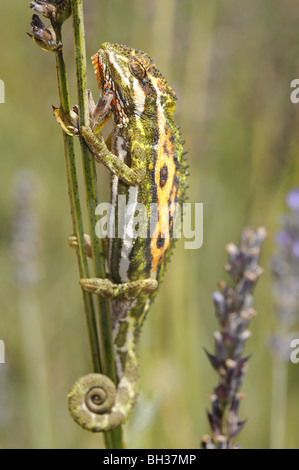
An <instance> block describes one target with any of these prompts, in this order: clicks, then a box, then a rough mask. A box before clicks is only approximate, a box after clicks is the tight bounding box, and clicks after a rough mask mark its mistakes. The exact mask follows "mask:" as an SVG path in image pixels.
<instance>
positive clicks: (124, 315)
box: [69, 43, 187, 431]
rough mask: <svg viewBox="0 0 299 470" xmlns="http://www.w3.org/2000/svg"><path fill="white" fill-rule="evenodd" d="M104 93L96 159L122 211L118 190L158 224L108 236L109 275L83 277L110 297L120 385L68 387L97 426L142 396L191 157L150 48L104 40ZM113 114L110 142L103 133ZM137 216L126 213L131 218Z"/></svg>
mask: <svg viewBox="0 0 299 470" xmlns="http://www.w3.org/2000/svg"><path fill="white" fill-rule="evenodd" d="M92 62H93V65H94V69H95V73H96V76H97V80H98V85H99V88H100V90H101V92H102V93H101V97H100V99H99V102H98V104H97V106H95V105H94V104H93V105H92V106H91V108H92V109H90V114H91V121H90V122H91V124H90V127H82V128H81V129H80V130H79V132H80V135H81V136H82V137H83V138H84V140H85V142H86V143H87V145H88V147H89V148H90V150H91V152H92V153H93V154H94V157H95V159H96V160H97V161H99V162H101V163H103V164H104V165H105V166H106V167H107V168H108V169H109V170H110V171H111V173H112V177H111V203H112V205H113V207H114V209H115V215H116V216H117V214H118V210H120V209H119V205H118V200H119V196H124V197H125V200H126V203H127V205H128V206H129V207H130V208H131V210H130V214H131V216H132V217H133V215H134V213H135V212H136V211H137V212H138V204H139V203H141V204H142V205H143V206H145V208H146V212H147V213H146V216H147V219H149V218H150V217H153V214H152V212H151V207H156V208H157V210H156V214H155V224H154V229H153V230H152V231H150V229H149V228H147V229H146V230H147V236H146V237H143V238H141V237H138V236H137V237H135V238H132V237H131V236H130V235H129V234H125V235H124V236H120V234H119V233H118V228H117V227H116V232H115V237H114V238H110V239H109V246H108V250H107V255H106V269H107V278H106V279H81V281H80V283H81V286H82V287H83V288H84V289H86V290H88V291H90V292H93V293H96V294H99V295H102V296H105V297H109V299H110V312H111V322H112V335H113V344H114V355H115V363H116V370H117V376H118V385H117V388H115V386H114V384H113V383H112V382H111V380H110V379H109V378H108V377H106V376H104V375H102V374H89V375H87V376H84V377H82V378H81V379H79V380H78V382H77V383H76V384H75V385H74V387H73V389H72V390H71V392H70V393H69V409H70V412H71V414H72V416H73V418H74V419H75V420H76V421H77V422H78V423H79V424H80V425H81V426H83V427H84V428H85V429H88V430H90V431H108V430H111V429H113V428H115V427H117V426H119V425H120V424H121V423H123V422H124V421H125V420H126V419H127V418H128V416H129V414H130V412H131V411H132V409H133V407H134V404H135V402H136V399H137V395H138V358H137V355H136V343H137V340H138V336H139V333H140V329H141V326H142V323H143V320H144V318H145V316H146V313H147V311H148V309H149V306H150V303H151V301H152V300H153V298H154V296H155V293H156V290H157V287H158V285H159V283H160V282H161V279H162V277H163V272H164V268H165V264H166V262H167V260H168V259H169V257H170V254H171V249H172V246H173V244H174V240H173V221H174V216H175V208H176V205H177V204H181V203H182V202H183V201H184V197H185V189H186V186H187V184H186V164H185V159H184V152H183V147H182V144H183V141H182V140H181V138H180V133H179V129H178V127H177V126H176V124H175V122H174V119H173V114H174V111H175V106H176V100H177V98H176V95H175V93H174V91H173V90H172V89H171V87H170V86H169V85H168V83H167V82H166V80H165V79H164V78H163V76H162V75H161V73H160V72H159V70H158V69H157V67H156V66H155V65H154V64H153V62H152V60H151V58H150V57H149V56H148V54H146V53H145V52H142V51H139V50H136V49H132V48H129V47H127V46H122V45H117V44H113V45H112V44H109V43H104V44H102V46H101V47H100V49H99V51H98V52H97V53H96V54H95V55H94V56H93V57H92ZM110 118H112V120H113V131H112V139H111V144H110V145H108V143H107V144H106V143H105V141H104V140H103V138H102V136H101V134H100V133H98V135H96V133H95V132H96V131H99V130H101V129H102V128H103V126H104V125H105V123H106V122H107V120H108V119H110ZM129 224H130V220H126V225H127V226H128V225H129Z"/></svg>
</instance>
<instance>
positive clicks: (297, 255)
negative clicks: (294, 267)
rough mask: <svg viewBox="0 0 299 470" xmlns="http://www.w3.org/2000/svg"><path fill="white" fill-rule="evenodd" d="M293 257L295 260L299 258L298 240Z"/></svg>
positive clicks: (294, 246)
mask: <svg viewBox="0 0 299 470" xmlns="http://www.w3.org/2000/svg"><path fill="white" fill-rule="evenodd" d="M293 255H294V256H295V258H299V240H296V241H295V243H294V245H293Z"/></svg>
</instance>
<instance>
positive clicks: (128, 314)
mask: <svg viewBox="0 0 299 470" xmlns="http://www.w3.org/2000/svg"><path fill="white" fill-rule="evenodd" d="M80 283H81V285H82V286H84V288H85V289H88V290H90V291H92V292H94V293H97V294H102V295H105V296H108V297H114V299H113V300H111V306H112V310H113V311H114V314H115V315H116V316H117V318H116V321H115V324H114V325H112V335H113V344H114V354H115V362H116V369H117V375H118V377H119V382H118V385H117V388H116V386H115V385H114V383H113V382H112V381H111V380H110V378H109V377H107V376H105V375H102V374H96V373H92V374H88V375H85V376H83V377H81V378H80V379H79V380H78V381H77V382H76V383H75V385H74V386H73V388H72V389H71V391H70V392H69V394H68V400H69V410H70V413H71V415H72V417H73V419H74V420H75V421H76V422H77V423H78V424H79V425H80V426H82V427H83V428H84V429H86V430H88V431H92V432H102V431H110V430H111V429H114V428H116V427H117V426H120V425H121V424H122V423H124V422H125V421H126V420H127V419H128V417H129V416H130V414H131V412H132V410H133V408H134V405H135V403H136V400H137V396H138V392H139V383H138V376H139V361H138V357H137V352H136V345H137V341H138V336H139V333H140V329H141V325H142V323H143V320H144V317H145V315H146V312H147V310H148V306H149V302H147V301H146V299H147V297H148V295H149V294H150V293H152V292H153V291H155V290H156V288H157V281H156V280H153V279H144V280H139V281H132V282H129V283H124V284H120V285H115V284H112V283H111V281H109V280H108V279H81V281H80ZM133 292H135V293H140V292H142V293H143V299H144V300H143V302H142V303H141V304H137V305H136V304H135V300H132V299H130V300H128V299H127V298H126V296H128V295H129V294H130V295H132V293H133ZM124 297H125V298H124ZM115 299H118V300H115Z"/></svg>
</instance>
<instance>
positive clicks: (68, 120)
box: [52, 106, 79, 136]
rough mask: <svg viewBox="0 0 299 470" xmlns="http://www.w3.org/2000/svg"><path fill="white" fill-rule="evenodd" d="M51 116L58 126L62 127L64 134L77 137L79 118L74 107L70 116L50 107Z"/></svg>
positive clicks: (76, 108)
mask: <svg viewBox="0 0 299 470" xmlns="http://www.w3.org/2000/svg"><path fill="white" fill-rule="evenodd" d="M52 108H53V114H54V117H55V119H56V121H57V122H58V124H59V125H60V126H61V127H62V129H63V130H64V132H65V133H66V134H68V135H70V136H74V135H78V134H79V116H78V107H76V106H75V107H74V108H73V109H72V110H71V111H70V114H67V113H65V112H64V111H63V110H62V109H60V108H55V106H52Z"/></svg>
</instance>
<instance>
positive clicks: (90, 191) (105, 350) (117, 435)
mask: <svg viewBox="0 0 299 470" xmlns="http://www.w3.org/2000/svg"><path fill="white" fill-rule="evenodd" d="M71 3H72V15H73V31H74V44H75V58H76V74H77V90H78V103H79V121H80V126H87V125H89V111H88V100H87V87H86V48H85V35H84V18H83V2H82V0H72V2H71ZM80 143H81V151H82V160H83V173H84V181H85V192H86V204H87V211H88V220H89V230H90V238H91V250H92V260H93V267H94V274H95V277H98V278H104V277H105V265H104V247H103V243H102V240H101V239H99V238H98V237H97V236H96V233H95V224H96V217H95V209H96V206H97V202H98V197H97V186H96V183H97V178H96V170H95V162H94V158H93V157H92V156H91V155H90V152H89V150H88V147H87V145H86V144H85V142H84V140H83V139H80ZM97 301H98V309H99V333H100V347H101V364H102V370H103V372H104V374H105V375H107V376H108V377H110V378H111V379H112V380H113V381H114V383H115V384H117V379H116V372H115V364H114V354H113V344H112V335H111V325H110V314H109V304H108V301H107V300H106V299H104V298H103V297H101V296H97ZM105 442H106V447H107V448H110V449H115V448H123V442H122V430H121V427H119V428H117V429H115V430H113V431H110V432H106V433H105Z"/></svg>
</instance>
